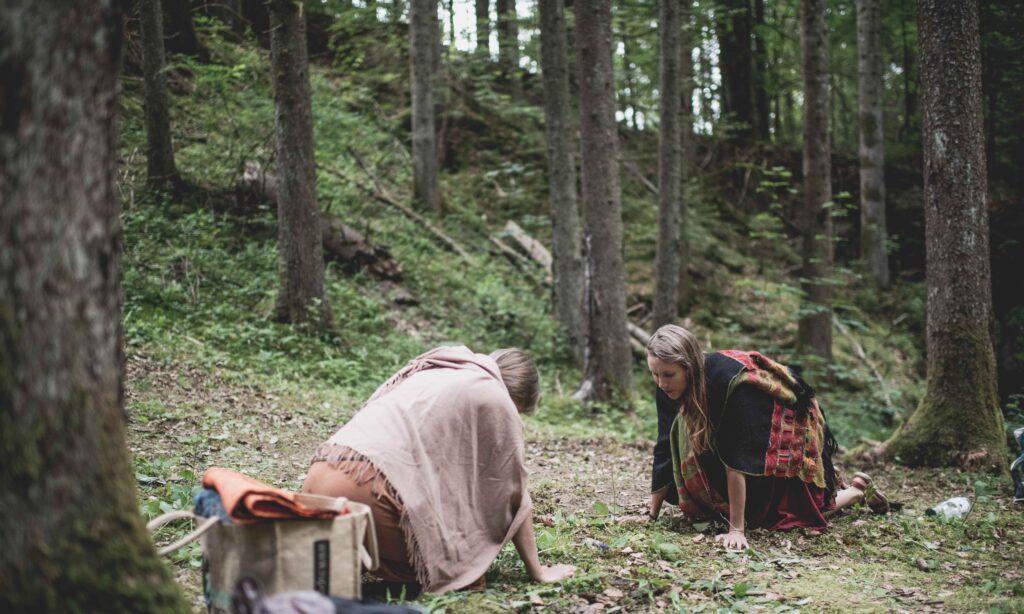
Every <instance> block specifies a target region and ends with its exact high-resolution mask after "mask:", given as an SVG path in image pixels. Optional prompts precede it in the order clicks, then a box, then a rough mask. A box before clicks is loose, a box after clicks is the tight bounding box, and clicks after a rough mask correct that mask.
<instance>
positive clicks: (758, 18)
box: [754, 0, 772, 143]
mask: <svg viewBox="0 0 1024 614" xmlns="http://www.w3.org/2000/svg"><path fill="white" fill-rule="evenodd" d="M764 28H765V23H764V0H754V111H755V119H756V121H755V122H754V124H755V125H756V127H757V138H759V139H761V140H762V141H764V142H766V143H767V142H769V141H771V138H772V134H771V113H770V112H769V108H768V105H769V100H770V99H769V96H768V51H767V49H765V44H764V33H763V30H764Z"/></svg>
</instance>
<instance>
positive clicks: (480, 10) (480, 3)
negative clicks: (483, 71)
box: [475, 0, 491, 58]
mask: <svg viewBox="0 0 1024 614" xmlns="http://www.w3.org/2000/svg"><path fill="white" fill-rule="evenodd" d="M475 7H476V53H477V55H479V56H480V57H482V58H490V57H491V0H476V4H475Z"/></svg>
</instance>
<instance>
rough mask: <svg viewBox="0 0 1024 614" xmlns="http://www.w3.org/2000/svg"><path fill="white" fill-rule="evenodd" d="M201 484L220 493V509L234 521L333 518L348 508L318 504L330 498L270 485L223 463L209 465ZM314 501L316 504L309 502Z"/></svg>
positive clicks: (252, 521) (253, 521) (251, 522)
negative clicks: (218, 465)
mask: <svg viewBox="0 0 1024 614" xmlns="http://www.w3.org/2000/svg"><path fill="white" fill-rule="evenodd" d="M203 486H205V487H206V488H212V489H214V490H216V491H217V494H218V495H220V499H221V502H223V503H224V509H226V510H227V512H228V515H229V516H231V520H232V521H234V522H237V523H238V524H256V523H260V522H266V521H268V520H296V519H300V518H320V519H329V518H334V517H335V516H337V515H338V514H341V513H346V512H347V511H348V510H347V509H344V508H340V509H339V508H338V507H335V506H328V505H324V504H322V501H326V502H327V503H333V501H332V500H330V499H326V498H319V499H321V501H316V499H317V498H315V497H310V496H309V495H303V494H301V493H294V492H290V491H287V490H281V489H280V488H274V487H273V486H270V485H268V484H264V483H263V482H260V481H259V480H256V479H253V478H250V477H249V476H247V475H242V474H241V473H238V472H237V471H232V470H231V469H225V468H223V467H210V468H209V469H207V470H206V473H204V474H203ZM314 501H316V505H311V504H310V503H311V502H314Z"/></svg>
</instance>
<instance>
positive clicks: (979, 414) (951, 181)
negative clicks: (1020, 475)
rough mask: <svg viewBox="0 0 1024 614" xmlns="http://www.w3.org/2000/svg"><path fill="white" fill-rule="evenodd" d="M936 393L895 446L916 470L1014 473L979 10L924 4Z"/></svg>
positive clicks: (931, 357)
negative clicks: (999, 379) (1001, 355)
mask: <svg viewBox="0 0 1024 614" xmlns="http://www.w3.org/2000/svg"><path fill="white" fill-rule="evenodd" d="M917 6H918V20H917V21H918V36H919V44H918V47H919V51H920V55H919V62H920V69H921V83H922V84H923V87H922V90H921V110H922V122H921V127H922V131H921V133H922V142H923V144H924V206H925V242H926V253H927V258H928V260H927V263H928V268H927V284H928V324H927V330H928V332H927V344H928V345H927V349H928V383H927V387H926V390H925V396H924V398H923V399H922V400H921V403H920V405H918V407H917V410H916V411H915V412H914V414H913V415H912V416H911V417H910V419H909V420H908V421H907V423H906V424H905V425H904V427H903V428H902V430H900V432H899V433H897V434H896V436H895V437H894V438H893V440H892V441H891V442H890V445H889V446H888V452H889V453H890V455H891V456H892V457H894V458H896V457H898V458H899V459H900V460H901V461H902V462H904V463H907V464H909V465H930V466H944V465H959V466H963V467H968V468H975V469H978V468H982V469H989V470H996V471H1003V472H1005V471H1006V441H1005V439H1004V434H1003V417H1002V413H1001V411H1000V409H999V401H998V396H997V394H996V367H995V357H994V353H993V349H992V333H991V331H992V324H993V322H992V280H991V270H990V264H989V228H988V208H987V202H986V200H987V199H986V193H987V189H988V184H987V179H986V160H985V140H984V139H985V136H984V130H983V122H982V99H981V58H980V44H979V34H978V5H977V3H976V2H972V1H970V0H943V1H941V2H939V1H938V0H919V1H918V5H917Z"/></svg>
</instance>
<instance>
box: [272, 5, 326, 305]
mask: <svg viewBox="0 0 1024 614" xmlns="http://www.w3.org/2000/svg"><path fill="white" fill-rule="evenodd" d="M269 7H270V24H271V28H270V55H271V65H272V66H271V68H272V73H273V81H274V106H275V120H276V121H275V124H276V128H277V130H276V132H277V166H278V175H279V179H280V181H279V183H278V188H277V228H278V231H277V243H278V246H277V249H278V260H279V262H280V265H279V267H280V272H281V289H280V292H279V294H278V296H277V316H278V318H279V319H281V320H283V321H286V322H316V323H317V324H318V325H325V324H327V323H328V322H329V321H330V318H331V311H330V307H329V305H328V303H327V297H326V295H325V294H324V254H323V244H322V241H321V231H320V206H319V205H318V204H317V200H316V158H315V154H314V151H313V110H312V102H311V101H310V93H309V60H308V58H307V57H306V25H305V18H304V16H303V14H302V5H301V4H298V5H297V4H296V3H295V2H293V1H292V0H273V1H271V2H270V3H269Z"/></svg>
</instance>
